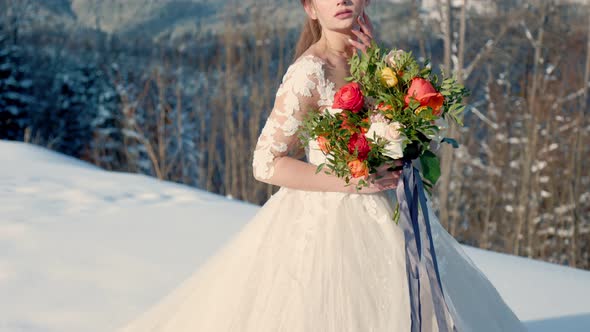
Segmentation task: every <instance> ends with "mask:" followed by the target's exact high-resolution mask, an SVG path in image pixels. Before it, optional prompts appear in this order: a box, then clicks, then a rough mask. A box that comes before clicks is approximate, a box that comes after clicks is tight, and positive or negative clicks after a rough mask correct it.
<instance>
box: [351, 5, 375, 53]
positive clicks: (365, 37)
mask: <svg viewBox="0 0 590 332" xmlns="http://www.w3.org/2000/svg"><path fill="white" fill-rule="evenodd" d="M356 20H357V21H358V23H359V27H360V29H359V31H357V30H355V29H352V30H351V32H352V33H353V34H354V35H355V36H357V38H358V41H356V40H352V39H351V38H349V39H348V42H349V43H350V44H351V45H352V46H353V47H356V48H357V49H359V50H361V51H362V52H363V53H367V48H368V47H369V46H371V41H372V40H373V24H372V23H371V20H370V19H369V16H368V15H367V14H366V13H365V12H364V11H363V14H362V15H359V16H358V17H357V19H356Z"/></svg>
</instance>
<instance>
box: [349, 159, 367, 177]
mask: <svg viewBox="0 0 590 332" xmlns="http://www.w3.org/2000/svg"><path fill="white" fill-rule="evenodd" d="M348 169H349V170H350V174H351V175H352V177H353V178H360V177H365V176H369V168H368V167H367V165H366V164H365V163H364V162H362V161H360V160H358V159H355V160H352V161H349V162H348Z"/></svg>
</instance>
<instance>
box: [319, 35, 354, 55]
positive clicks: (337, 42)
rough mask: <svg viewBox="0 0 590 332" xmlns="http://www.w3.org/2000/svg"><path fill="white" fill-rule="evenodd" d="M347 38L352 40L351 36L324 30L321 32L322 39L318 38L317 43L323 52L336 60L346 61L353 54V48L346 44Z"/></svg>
mask: <svg viewBox="0 0 590 332" xmlns="http://www.w3.org/2000/svg"><path fill="white" fill-rule="evenodd" d="M349 38H352V37H351V34H344V33H340V32H335V31H325V30H324V31H322V37H321V38H320V40H319V43H320V45H321V46H322V48H323V49H324V51H325V52H327V53H329V54H331V55H333V56H336V57H338V58H342V59H345V60H348V59H350V58H351V57H352V56H353V54H354V52H355V49H354V47H352V45H350V43H349V42H348V39H349Z"/></svg>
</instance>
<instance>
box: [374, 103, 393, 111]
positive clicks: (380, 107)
mask: <svg viewBox="0 0 590 332" xmlns="http://www.w3.org/2000/svg"><path fill="white" fill-rule="evenodd" d="M377 109H378V110H379V111H389V110H392V109H393V106H391V105H389V104H384V103H379V105H377Z"/></svg>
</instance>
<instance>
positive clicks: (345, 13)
mask: <svg viewBox="0 0 590 332" xmlns="http://www.w3.org/2000/svg"><path fill="white" fill-rule="evenodd" d="M351 16H352V10H350V9H347V10H342V11H339V12H338V13H336V15H334V17H336V18H340V19H343V18H349V17H351Z"/></svg>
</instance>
